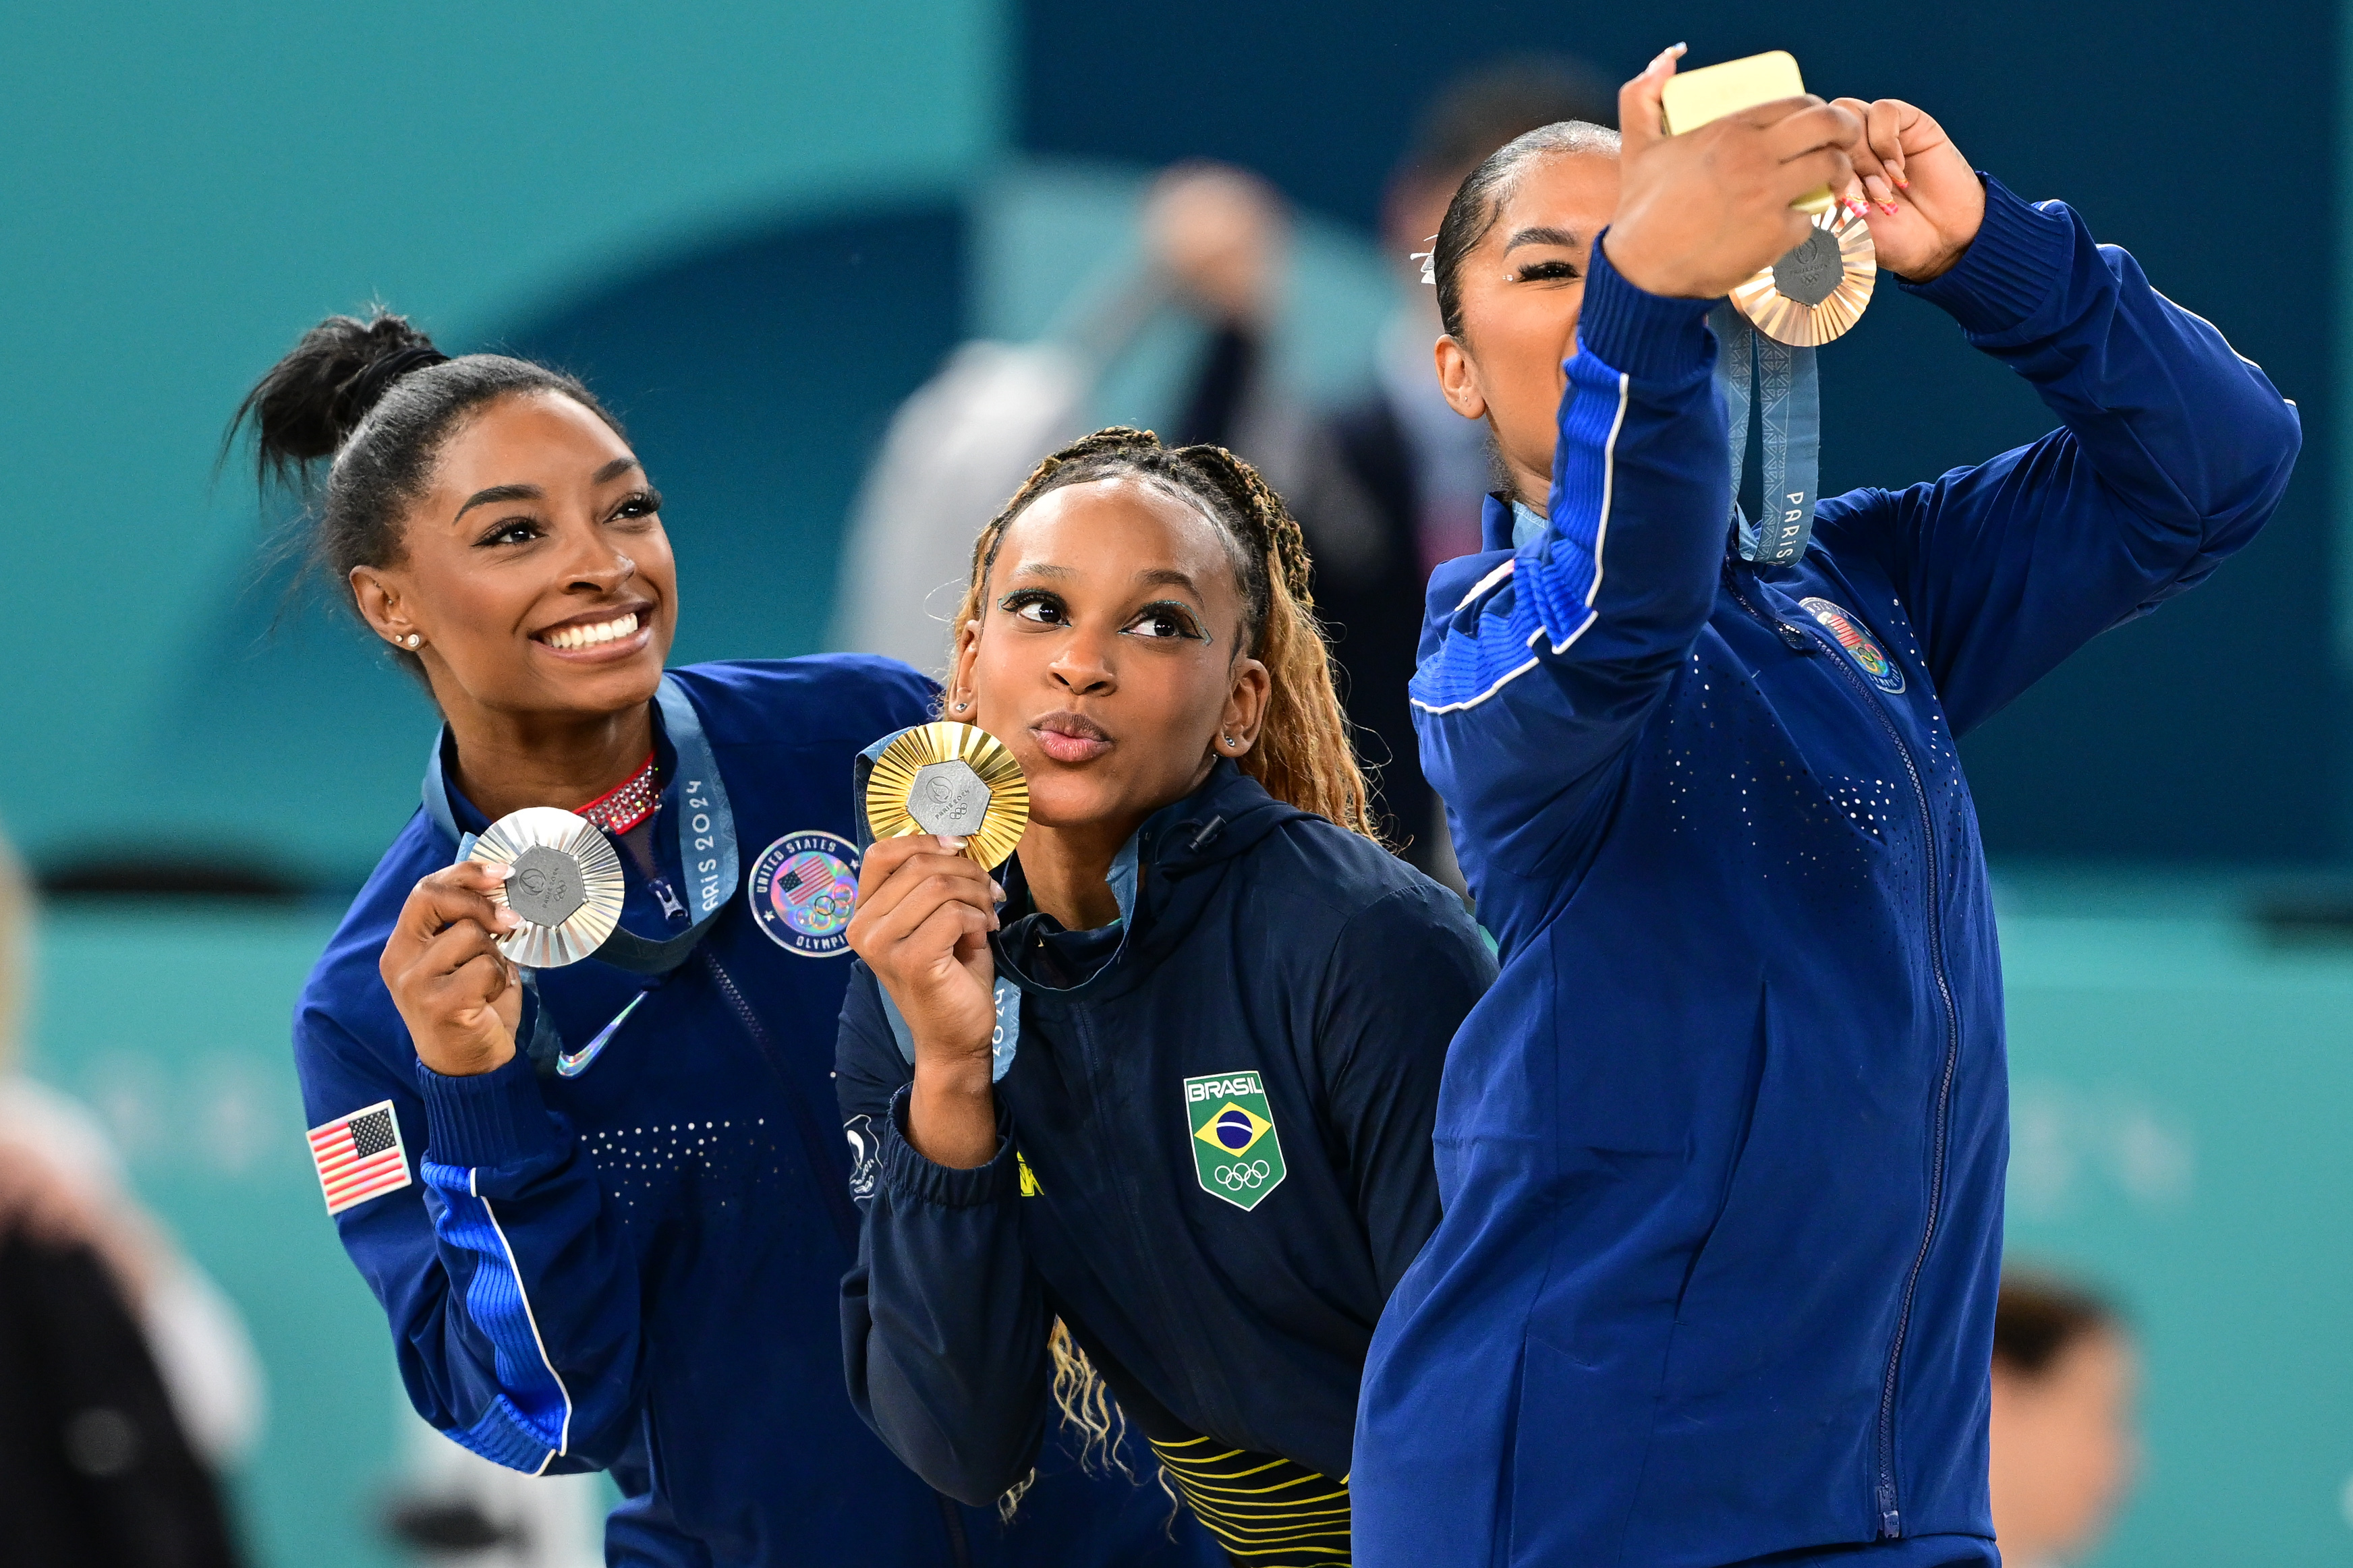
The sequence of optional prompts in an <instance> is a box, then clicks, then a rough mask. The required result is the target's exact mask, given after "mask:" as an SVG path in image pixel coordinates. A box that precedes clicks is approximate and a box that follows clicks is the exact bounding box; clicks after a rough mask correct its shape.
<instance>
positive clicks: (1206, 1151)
mask: <svg viewBox="0 0 2353 1568" xmlns="http://www.w3.org/2000/svg"><path fill="white" fill-rule="evenodd" d="M1185 1120H1186V1121H1187V1123H1188V1124H1189V1125H1190V1126H1191V1127H1192V1129H1193V1169H1194V1170H1195V1172H1196V1173H1198V1174H1199V1176H1200V1178H1201V1190H1202V1191H1203V1192H1205V1193H1207V1194H1209V1195H1210V1196H1211V1197H1213V1198H1223V1199H1225V1200H1226V1202H1228V1203H1229V1204H1231V1205H1234V1207H1236V1208H1238V1209H1254V1208H1256V1207H1258V1205H1259V1200H1260V1199H1261V1198H1263V1197H1265V1196H1266V1194H1269V1193H1271V1192H1272V1191H1274V1189H1275V1188H1277V1187H1279V1186H1281V1185H1282V1174H1283V1169H1282V1139H1281V1138H1280V1137H1278V1136H1277V1135H1276V1133H1275V1131H1274V1112H1273V1111H1272V1110H1271V1109H1270V1108H1269V1107H1268V1105H1267V1103H1266V1086H1265V1085H1264V1084H1262V1083H1261V1082H1260V1081H1259V1077H1258V1074H1256V1073H1254V1072H1222V1073H1211V1074H1209V1075H1208V1077H1206V1078H1188V1079H1186V1080H1185Z"/></svg>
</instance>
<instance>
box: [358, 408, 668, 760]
mask: <svg viewBox="0 0 2353 1568" xmlns="http://www.w3.org/2000/svg"><path fill="white" fill-rule="evenodd" d="M660 508H661V498H660V497H659V495H657V494H656V493H655V492H654V490H653V488H652V487H651V485H649V483H648V482H647V479H646V475H645V471H644V470H643V469H642V468H639V467H638V460H637V457H636V455H635V454H634V453H632V452H631V451H630V450H629V447H628V443H627V442H625V441H623V440H622V439H621V437H619V436H618V435H617V434H616V433H615V432H614V430H613V429H612V427H611V426H608V425H607V424H606V423H605V422H604V421H603V420H602V419H600V418H598V417H597V416H596V415H595V414H593V413H591V412H590V411H589V410H588V409H586V408H585V407H583V406H581V405H579V404H578V403H576V402H575V401H573V400H572V399H571V398H569V397H565V396H563V395H560V394H553V393H532V394H525V395H512V396H507V397H501V398H500V399H498V400H497V401H496V402H494V403H491V404H490V405H488V406H486V407H484V408H482V409H481V410H480V412H478V413H476V414H475V415H474V416H471V417H470V418H469V419H468V420H466V421H465V423H464V424H462V425H461V426H459V428H458V429H457V430H456V431H455V432H454V433H452V434H451V436H450V437H449V438H448V441H447V443H446V444H444V446H443V447H442V448H441V451H440V452H439V453H438V456H437V458H436V460H435V463H434V467H433V474H432V479H431V482H430V485H429V487H428V488H427V491H426V494H425V495H424V496H423V498H422V499H421V500H419V501H418V503H417V506H415V507H414V508H413V509H411V510H410V512H409V515H408V518H407V520H406V526H405V528H404V530H403V533H402V540H401V544H402V548H401V554H400V558H399V559H398V560H397V561H395V562H393V563H390V564H388V565H385V566H363V567H359V568H357V569H355V570H354V571H353V574H352V588H353V594H354V595H355V596H356V597H357V599H358V601H359V605H360V609H361V613H362V614H363V615H364V616H366V617H367V619H368V621H369V623H370V624H371V625H372V626H375V628H376V629H377V631H378V632H379V633H380V634H382V635H383V636H385V637H386V638H387V639H388V640H390V641H392V642H394V643H395V644H396V645H401V646H406V637H407V636H409V635H410V634H411V633H414V634H415V635H416V636H417V637H418V639H419V641H420V643H421V645H422V646H421V647H419V648H418V649H417V652H418V654H419V657H421V658H423V659H424V661H425V668H426V673H427V677H428V679H430V680H431V681H432V683H433V689H434V693H435V696H436V697H437V698H438V700H440V702H441V704H442V706H443V707H444V709H445V710H446V709H448V707H450V706H451V705H452V703H453V701H462V702H464V703H467V704H469V705H470V706H472V707H475V708H478V709H483V710H494V711H501V712H506V713H511V714H550V715H554V714H568V715H586V714H594V713H612V712H618V711H620V710H624V709H627V708H628V707H630V706H632V705H634V704H641V703H644V702H646V701H648V700H650V699H651V698H652V696H653V692H654V689H655V687H656V686H657V685H658V684H659V682H660V680H661V671H662V664H663V661H664V659H665V658H667V657H668V656H669V653H670V639H671V637H672V636H673V635H674V633H675V632H676V629H677V620H676V616H677V593H678V584H677V573H676V570H675V567H674V565H673V563H672V562H671V559H670V539H669V536H668V535H667V534H665V533H664V532H663V531H662V524H661V517H660V515H659V514H660Z"/></svg>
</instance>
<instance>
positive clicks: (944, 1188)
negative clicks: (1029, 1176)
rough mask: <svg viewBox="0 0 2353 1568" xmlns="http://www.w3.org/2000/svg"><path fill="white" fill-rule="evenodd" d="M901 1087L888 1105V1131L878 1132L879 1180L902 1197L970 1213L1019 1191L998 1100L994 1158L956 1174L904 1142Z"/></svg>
mask: <svg viewBox="0 0 2353 1568" xmlns="http://www.w3.org/2000/svg"><path fill="white" fill-rule="evenodd" d="M911 1092H912V1090H911V1089H901V1090H900V1091H899V1092H898V1094H897V1095H896V1096H894V1097H893V1098H892V1101H891V1117H890V1122H891V1125H890V1129H889V1131H885V1132H884V1133H883V1134H882V1180H883V1181H884V1182H886V1183H888V1184H890V1187H891V1190H892V1192H893V1193H896V1194H899V1195H900V1196H902V1197H908V1198H913V1199H915V1200H917V1201H918V1202H921V1203H927V1204H938V1205H942V1206H943V1207H945V1208H952V1209H973V1208H980V1207H983V1206H985V1205H989V1204H994V1203H997V1202H999V1201H1001V1200H1003V1199H1006V1198H1009V1197H1011V1196H1013V1195H1014V1194H1016V1193H1017V1192H1018V1191H1019V1190H1020V1186H1021V1168H1020V1163H1019V1161H1018V1158H1017V1156H1016V1155H1015V1154H1014V1152H1013V1140H1012V1138H1011V1137H1010V1136H1008V1134H1009V1132H1010V1131H1011V1128H1010V1126H1009V1125H1008V1118H1007V1116H1006V1114H1005V1106H1004V1104H1003V1103H1002V1102H1001V1101H1000V1102H999V1103H998V1105H997V1157H996V1158H995V1159H993V1160H991V1161H989V1163H987V1164H986V1165H976V1166H974V1167H973V1168H972V1169H971V1170H969V1171H959V1170H957V1169H955V1167H954V1166H952V1165H935V1164H934V1163H932V1162H931V1161H929V1160H926V1159H924V1158H923V1155H921V1154H919V1153H917V1152H915V1146H914V1145H913V1143H910V1142H907V1097H908V1095H909V1094H910V1093H911Z"/></svg>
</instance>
